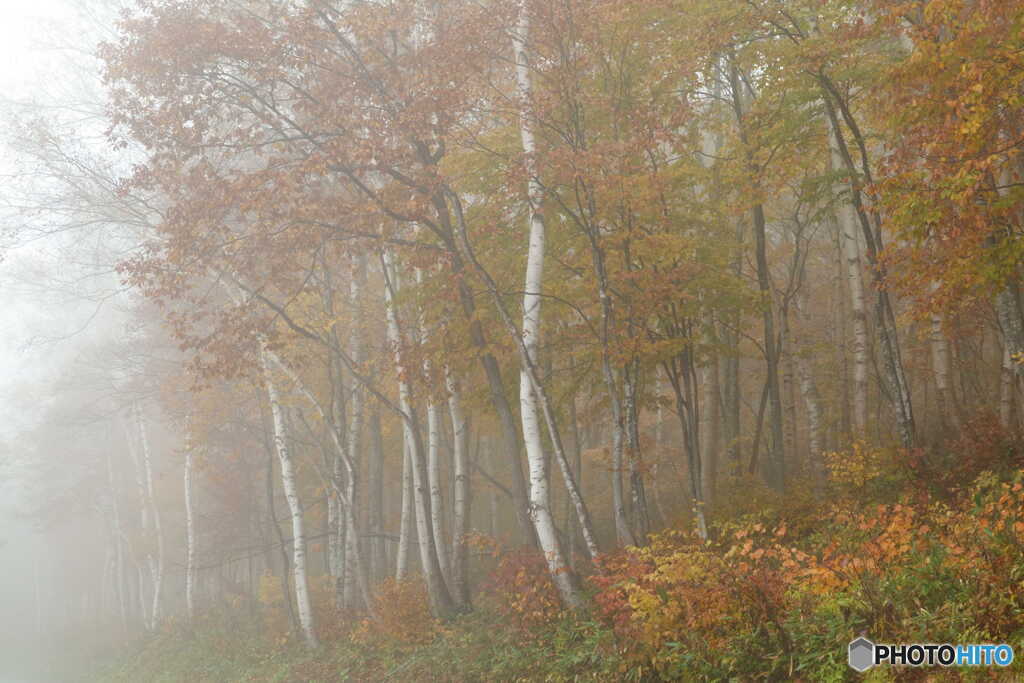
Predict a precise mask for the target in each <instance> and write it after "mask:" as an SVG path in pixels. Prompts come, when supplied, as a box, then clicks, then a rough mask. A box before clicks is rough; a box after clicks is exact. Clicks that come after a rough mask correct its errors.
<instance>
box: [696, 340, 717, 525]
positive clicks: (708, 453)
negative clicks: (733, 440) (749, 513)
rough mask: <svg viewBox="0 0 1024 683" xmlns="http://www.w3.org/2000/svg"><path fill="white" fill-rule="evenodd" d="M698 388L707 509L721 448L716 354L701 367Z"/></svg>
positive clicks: (712, 503)
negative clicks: (701, 398) (700, 392)
mask: <svg viewBox="0 0 1024 683" xmlns="http://www.w3.org/2000/svg"><path fill="white" fill-rule="evenodd" d="M701 386H702V387H704V411H703V412H702V413H701V415H702V417H704V425H703V428H702V430H701V431H702V433H703V438H702V439H701V445H702V446H703V448H704V453H703V454H702V456H701V460H702V462H701V467H700V473H701V479H702V480H701V487H702V489H703V492H704V507H705V509H706V510H707V509H710V508H711V506H712V505H714V501H715V486H716V484H717V482H718V453H719V451H720V449H721V447H722V443H721V442H722V431H721V428H722V410H721V406H722V389H721V384H720V382H719V362H718V355H717V354H712V356H711V358H709V359H708V362H707V363H705V364H704V365H703V366H702V367H701Z"/></svg>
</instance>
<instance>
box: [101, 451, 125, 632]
mask: <svg viewBox="0 0 1024 683" xmlns="http://www.w3.org/2000/svg"><path fill="white" fill-rule="evenodd" d="M106 460H107V486H108V487H109V489H110V505H111V514H112V515H113V523H114V544H115V545H114V552H115V556H114V562H115V568H114V580H115V582H116V584H117V609H118V615H119V616H120V619H121V628H122V630H126V629H127V628H128V608H127V605H126V601H125V592H126V586H125V573H124V543H125V540H124V539H125V534H124V526H123V525H122V524H121V503H120V501H119V496H118V495H117V484H116V480H115V478H114V458H113V455H112V454H111V451H110V450H109V449H108V450H107V457H106Z"/></svg>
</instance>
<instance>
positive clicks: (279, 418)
mask: <svg viewBox="0 0 1024 683" xmlns="http://www.w3.org/2000/svg"><path fill="white" fill-rule="evenodd" d="M264 347H265V344H263V343H262V342H261V348H260V354H261V362H262V364H263V374H264V379H265V381H266V384H267V399H268V402H269V403H270V412H271V415H272V416H273V424H274V446H275V449H276V451H277V457H278V460H279V461H280V463H281V484H282V486H283V487H284V496H285V500H287V501H288V509H289V511H290V512H291V517H292V567H293V573H294V577H295V603H296V607H297V609H298V616H299V626H300V627H301V629H302V635H303V639H304V641H305V643H306V646H307V647H310V648H315V647H318V646H319V644H320V642H319V640H318V639H317V635H316V624H315V622H314V616H313V606H312V602H311V600H310V595H309V581H308V578H307V576H306V529H305V522H304V520H303V515H302V501H301V499H300V497H299V489H298V484H297V483H296V481H295V466H294V463H293V462H292V458H291V452H290V450H289V448H288V436H287V425H286V423H285V417H284V408H283V407H282V406H281V400H280V398H279V397H278V393H277V385H276V384H275V383H274V379H273V377H272V376H271V372H270V363H269V361H268V359H267V351H266V348H264Z"/></svg>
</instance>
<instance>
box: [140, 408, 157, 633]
mask: <svg viewBox="0 0 1024 683" xmlns="http://www.w3.org/2000/svg"><path fill="white" fill-rule="evenodd" d="M134 408H135V421H136V424H137V425H138V428H139V445H140V449H141V451H142V464H143V468H144V471H145V477H146V500H147V502H148V505H149V508H150V512H151V514H152V516H153V533H154V535H155V536H156V560H155V561H154V560H153V556H152V555H150V556H149V560H150V567H149V571H150V573H151V574H152V576H153V607H152V609H151V610H150V630H156V628H157V627H158V626H159V625H160V619H161V617H162V616H163V615H162V613H161V610H160V608H161V601H162V597H163V581H164V534H163V528H162V526H161V524H160V508H159V506H158V505H157V504H156V499H155V497H154V495H153V462H152V461H153V458H152V454H151V452H150V448H149V432H148V430H147V429H146V420H145V418H144V417H143V415H142V408H141V406H140V405H139V403H138V402H136V403H135V404H134Z"/></svg>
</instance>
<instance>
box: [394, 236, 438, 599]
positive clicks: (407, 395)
mask: <svg viewBox="0 0 1024 683" xmlns="http://www.w3.org/2000/svg"><path fill="white" fill-rule="evenodd" d="M381 259H382V264H383V268H384V273H385V298H386V301H385V303H386V307H387V319H388V334H389V336H390V340H391V343H392V345H393V346H394V363H395V373H396V375H397V376H398V398H399V405H400V408H401V410H402V413H403V419H402V424H403V428H404V432H405V434H406V440H407V443H408V444H409V452H410V456H411V462H412V486H413V506H414V508H415V511H416V534H417V538H418V541H419V548H420V562H421V568H422V569H423V577H424V579H425V580H426V584H427V595H428V596H429V598H430V607H431V611H432V612H433V614H434V616H435V617H436V618H438V619H445V618H448V617H449V616H450V615H451V614H452V613H453V612H454V610H455V604H454V603H453V601H452V598H451V594H450V593H449V592H448V586H447V583H446V582H445V579H444V576H443V574H442V571H441V564H440V559H439V557H438V546H437V543H436V539H435V538H434V532H433V524H432V514H431V502H430V491H429V481H428V474H427V463H426V462H425V459H424V453H423V448H422V441H421V439H420V434H419V429H418V428H417V420H416V409H415V407H414V406H413V402H412V391H411V389H410V387H409V383H408V381H407V380H406V379H405V377H406V373H405V363H404V362H403V359H402V344H401V340H402V334H401V329H400V326H399V322H398V311H397V306H396V304H395V295H396V291H394V290H395V289H396V288H395V277H394V272H395V271H394V267H393V264H392V258H391V253H390V252H389V251H384V252H383V253H382V255H381Z"/></svg>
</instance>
